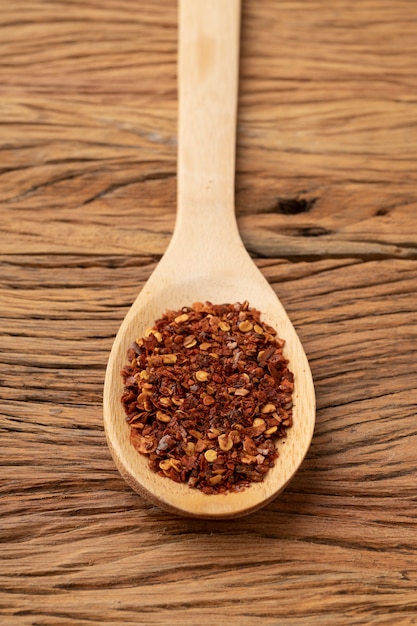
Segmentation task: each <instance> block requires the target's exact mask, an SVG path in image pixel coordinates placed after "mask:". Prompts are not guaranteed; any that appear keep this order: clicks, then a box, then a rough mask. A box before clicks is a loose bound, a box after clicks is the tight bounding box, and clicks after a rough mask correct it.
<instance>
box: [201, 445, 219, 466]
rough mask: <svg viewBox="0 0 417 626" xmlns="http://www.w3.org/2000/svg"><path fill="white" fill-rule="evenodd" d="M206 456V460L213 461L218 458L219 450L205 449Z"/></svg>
mask: <svg viewBox="0 0 417 626" xmlns="http://www.w3.org/2000/svg"><path fill="white" fill-rule="evenodd" d="M204 456H205V459H206V461H208V462H209V463H213V461H215V460H216V459H217V452H216V450H213V449H212V448H210V449H209V450H206V451H205V453H204Z"/></svg>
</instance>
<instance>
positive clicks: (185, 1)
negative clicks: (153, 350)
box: [104, 0, 315, 518]
mask: <svg viewBox="0 0 417 626" xmlns="http://www.w3.org/2000/svg"><path fill="white" fill-rule="evenodd" d="M179 4H180V8H179V101H180V105H179V147H178V214H177V221H176V225H175V230H174V234H173V237H172V240H171V242H170V245H169V247H168V249H167V251H166V253H165V254H164V256H163V257H162V259H161V261H160V263H159V264H158V266H157V267H156V269H155V271H154V272H153V274H152V276H151V277H150V278H149V280H148V281H147V283H146V284H145V286H144V287H143V289H142V291H141V292H140V294H139V296H138V297H137V299H136V301H135V302H134V304H133V306H132V307H131V309H130V311H129V312H128V314H127V316H126V318H125V320H124V321H123V323H122V325H121V327H120V330H119V332H118V334H117V337H116V339H115V342H114V345H113V349H112V351H111V354H110V358H109V362H108V367H107V372H106V379H105V387H104V425H105V431H106V435H107V440H108V444H109V447H110V450H111V453H112V455H113V458H114V461H115V463H116V465H117V467H118V469H119V471H120V473H121V474H122V476H123V477H124V478H125V479H126V481H127V482H128V483H129V485H131V487H132V488H133V489H135V490H136V491H137V492H138V493H140V494H141V495H143V496H144V497H146V498H147V499H148V500H150V501H152V502H153V503H155V504H157V505H159V506H160V507H162V508H164V509H166V510H168V511H171V512H175V513H178V514H181V515H186V516H191V517H202V518H227V517H238V516H241V515H245V514H247V513H249V512H251V511H253V510H255V509H257V508H259V507H260V506H263V505H264V504H266V503H267V502H269V501H270V500H272V499H273V498H274V497H275V496H276V495H277V494H278V493H279V492H280V491H281V490H282V489H283V488H284V487H285V486H286V485H287V484H288V482H289V481H290V479H291V478H292V476H293V475H294V473H295V472H296V471H297V469H298V468H299V466H300V464H301V462H302V460H303V458H304V456H305V454H306V452H307V450H308V448H309V445H310V442H311V438H312V435H313V429H314V421H315V396H314V387H313V381H312V376H311V372H310V368H309V365H308V362H307V358H306V355H305V353H304V350H303V347H302V345H301V343H300V340H299V338H298V336H297V334H296V332H295V330H294V328H293V326H292V324H291V322H290V320H289V319H288V316H287V314H286V312H285V310H284V308H283V307H282V305H281V303H280V302H279V300H278V299H277V297H276V295H275V293H274V291H273V290H272V288H271V287H270V286H269V284H268V283H267V281H266V280H265V278H264V277H263V276H262V274H261V273H260V272H259V270H258V269H257V268H256V266H255V265H254V263H253V261H252V260H251V258H250V256H249V255H248V253H247V252H246V250H245V248H244V246H243V243H242V241H241V239H240V236H239V233H238V229H237V224H236V219H235V211H234V172H235V132H236V108H237V91H238V89H237V86H238V63H239V22H240V0H227V1H225V0H180V3H179ZM206 300H209V301H211V302H213V303H223V302H230V303H233V302H237V301H240V302H243V301H244V300H248V301H249V303H250V305H251V306H254V307H256V308H257V309H259V310H260V311H261V312H262V319H263V320H264V321H266V322H267V323H268V324H270V325H271V326H273V327H274V328H275V329H276V330H277V331H278V334H279V336H280V337H282V338H283V339H285V341H286V344H285V350H284V353H285V355H286V357H287V358H288V359H289V361H290V368H291V370H292V371H293V373H294V376H295V390H294V410H293V421H294V424H293V426H292V427H291V428H290V429H289V430H288V436H287V438H286V439H285V440H284V441H282V442H281V443H280V444H279V458H278V460H277V462H276V464H275V466H274V468H272V469H271V470H270V471H269V472H268V473H267V475H266V478H265V479H264V482H262V483H254V484H252V485H251V486H250V487H249V488H247V489H245V490H244V491H242V492H237V493H227V494H215V495H206V494H204V493H202V492H201V491H199V490H198V489H192V488H190V487H189V486H188V485H184V484H178V483H175V482H174V481H172V480H171V479H169V478H165V477H161V476H159V475H158V474H155V473H154V472H152V471H151V470H150V469H149V467H148V460H147V458H146V457H145V456H143V455H141V454H139V453H138V452H137V451H136V450H135V449H134V448H133V446H132V445H131V443H130V441H129V432H130V427H129V425H128V424H127V423H126V420H125V415H124V411H123V407H122V404H121V395H122V391H123V384H122V378H121V374H120V372H121V369H122V367H123V365H125V364H126V352H127V348H128V346H129V345H130V344H131V343H132V341H134V340H135V339H136V338H137V337H140V336H142V335H143V333H144V331H145V329H146V328H148V327H150V326H152V325H153V323H154V321H155V320H156V319H157V318H159V317H160V316H161V315H162V314H163V313H164V312H165V311H166V310H167V309H180V308H181V307H183V306H186V305H190V304H191V303H193V302H196V301H203V302H204V301H206Z"/></svg>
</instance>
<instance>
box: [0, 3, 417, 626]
mask: <svg viewBox="0 0 417 626" xmlns="http://www.w3.org/2000/svg"><path fill="white" fill-rule="evenodd" d="M3 5H4V6H2V11H1V12H0V28H1V33H2V36H1V38H0V74H1V84H2V90H1V97H0V215H1V218H2V219H1V221H0V316H1V322H0V380H1V385H0V428H1V434H2V437H1V441H2V451H1V455H0V464H1V482H0V494H1V500H0V512H1V516H2V524H1V528H0V541H1V542H2V549H1V551H0V615H1V618H0V619H1V620H3V622H2V623H4V624H7V625H8V624H11V625H14V624H18V625H20V624H22V625H31V626H33V625H35V624H36V625H39V626H40V625H42V626H55V625H58V626H60V625H65V626H69V625H75V624H76V625H77V626H78V625H80V624H89V625H95V624H97V625H98V624H100V625H101V624H106V625H111V624H114V625H119V624H121V623H123V624H125V623H126V624H146V625H149V624H172V623H180V624H185V625H186V626H194V625H195V624H196V623H201V624H204V625H206V624H207V625H210V624H222V623H225V622H226V621H228V622H230V623H232V624H233V623H236V624H237V623H239V624H243V625H245V626H246V625H248V626H252V625H253V624H266V625H269V624H270V625H271V626H275V625H276V624H278V623H279V624H281V623H282V624H286V625H287V624H288V625H289V626H293V625H294V626H300V625H302V624H309V625H310V624H312V625H315V624H317V626H323V625H329V626H334V625H336V626H338V625H349V626H350V625H364V624H371V623H372V624H377V625H384V626H391V625H392V624H396V625H400V626H401V625H407V626H408V625H410V624H413V623H415V622H416V614H417V604H416V597H417V568H416V552H417V545H416V514H417V510H416V497H415V474H416V455H415V447H416V437H417V432H416V427H415V411H416V405H417V395H416V389H415V388H416V385H415V380H416V359H415V345H416V314H415V311H416V309H417V297H416V292H417V288H416V287H417V266H416V262H415V259H416V250H417V235H416V233H417V228H416V226H417V219H416V215H417V212H416V204H417V195H416V184H415V182H416V156H417V155H416V145H417V141H416V140H417V134H416V124H415V100H416V95H415V94H416V79H415V53H416V51H417V50H416V48H417V40H416V37H415V24H416V21H417V4H416V3H415V2H413V1H412V0H398V1H396V2H395V3H393V2H390V1H388V0H364V1H363V2H361V3H356V4H355V6H354V7H352V5H351V4H348V3H345V2H344V1H343V0H335V1H330V0H303V2H300V1H297V0H289V1H288V2H284V3H279V4H277V3H276V2H274V1H273V0H263V1H262V2H261V3H259V2H254V1H251V0H247V1H246V0H245V2H244V3H243V20H242V61H241V85H240V100H239V125H238V132H237V177H236V205H237V214H238V219H239V227H240V230H241V233H242V237H243V240H244V242H245V244H246V246H247V247H248V249H249V250H250V252H251V253H252V254H253V256H254V257H256V263H257V265H258V267H259V268H260V269H261V271H262V272H263V273H264V275H265V276H266V277H267V279H268V280H269V282H270V283H271V284H272V286H273V288H274V289H275V290H276V292H277V294H278V295H279V297H280V298H281V300H282V302H283V304H284V305H285V307H286V308H287V310H288V312H289V314H290V316H291V318H292V320H293V322H294V325H295V326H296V328H297V330H298V332H299V334H300V337H301V338H302V341H303V343H304V345H305V349H306V352H307V354H308V357H309V359H310V362H311V365H312V370H313V374H314V378H315V385H316V391H317V401H318V413H317V427H316V432H315V436H314V439H313V444H312V447H311V449H310V452H309V454H308V456H307V458H306V460H305V462H304V464H303V466H302V468H301V471H300V472H299V473H298V474H297V476H296V477H295V479H294V481H293V482H292V483H291V484H290V485H289V487H288V488H287V489H286V490H285V491H284V493H283V494H282V495H281V496H280V497H279V498H278V499H277V500H275V501H274V502H272V503H271V504H270V505H269V506H268V507H266V508H265V509H263V510H262V511H259V512H257V513H255V514H254V515H251V516H249V517H248V518H244V519H241V520H236V521H234V522H233V523H232V524H231V523H230V522H216V523H215V522H203V521H198V520H181V519H178V518H175V517H174V516H172V515H168V514H165V513H162V512H161V511H160V510H158V509H157V508H155V507H152V506H151V505H149V504H148V503H147V502H145V501H143V500H142V499H141V498H140V497H139V496H137V495H136V494H135V493H133V492H132V491H131V490H130V488H129V487H128V486H127V485H126V484H125V483H124V482H123V481H122V479H121V478H120V476H119V474H118V473H117V471H116V469H115V467H114V464H113V461H112V459H111V457H110V454H109V451H108V448H107V446H106V443H105V439H104V433H103V427H102V410H101V395H102V385H103V377H104V370H105V365H106V361H107V357H108V353H109V350H110V346H111V343H112V339H113V337H114V335H115V333H116V331H117V329H118V327H119V324H120V322H121V320H122V319H123V317H124V315H125V313H126V311H127V310H128V308H129V306H130V304H131V302H132V300H133V299H134V297H135V296H136V294H137V292H138V290H139V289H140V288H141V287H142V286H143V284H144V282H145V281H146V279H147V278H148V276H149V275H150V273H151V272H152V270H153V268H154V267H155V263H156V262H157V260H158V258H159V256H160V255H161V254H162V253H163V251H164V250H165V248H166V246H167V244H168V241H169V239H170V236H171V233H172V229H173V227H174V220H175V195H176V192H175V189H176V176H175V170H176V96H177V94H176V56H175V55H176V37H177V23H176V3H175V2H174V1H173V0H161V1H160V2H158V3H155V2H152V1H151V0H142V1H141V2H140V6H138V3H135V2H133V0H117V1H116V0H102V1H101V2H100V3H94V2H91V1H88V2H83V3H78V2H73V1H72V0H58V1H54V2H52V1H51V0H42V2H40V1H38V0H33V1H29V0H21V1H20V2H19V3H15V4H13V3H3Z"/></svg>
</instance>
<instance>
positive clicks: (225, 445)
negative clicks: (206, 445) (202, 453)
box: [217, 434, 233, 452]
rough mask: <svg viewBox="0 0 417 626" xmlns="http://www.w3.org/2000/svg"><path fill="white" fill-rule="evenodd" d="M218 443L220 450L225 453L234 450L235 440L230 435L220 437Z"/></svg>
mask: <svg viewBox="0 0 417 626" xmlns="http://www.w3.org/2000/svg"><path fill="white" fill-rule="evenodd" d="M217 441H218V442H219V448H220V450H223V451H224V452H228V451H229V450H231V449H232V448H233V439H232V437H231V436H230V434H228V435H226V434H223V435H219V437H218V438H217Z"/></svg>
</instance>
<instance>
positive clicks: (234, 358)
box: [121, 301, 294, 494]
mask: <svg viewBox="0 0 417 626" xmlns="http://www.w3.org/2000/svg"><path fill="white" fill-rule="evenodd" d="M283 345H284V341H283V340H282V339H280V338H279V337H277V334H276V331H275V330H274V329H273V328H271V327H270V326H268V324H266V323H264V322H262V321H261V314H260V312H259V311H258V310H256V309H254V308H251V307H250V306H249V303H248V302H247V301H245V302H244V303H243V304H241V303H236V304H212V303H211V302H206V303H205V304H203V303H202V302H196V303H194V304H193V305H192V306H191V307H183V308H182V309H180V310H179V311H167V312H166V313H165V314H164V315H163V316H162V317H161V318H160V319H158V320H157V321H156V322H155V324H154V326H153V327H152V328H149V329H148V330H147V331H146V332H145V336H144V337H141V338H139V339H137V340H136V342H134V343H133V344H132V345H131V346H130V347H129V349H128V351H127V359H128V361H129V364H128V365H126V366H125V367H124V368H123V370H122V377H123V381H124V391H123V395H122V398H121V400H122V404H123V407H124V410H125V413H126V419H127V421H128V423H129V424H130V426H131V435H130V440H131V443H132V445H133V446H134V447H135V449H136V450H137V451H138V452H139V453H141V454H144V455H146V456H147V457H148V459H149V466H150V467H151V469H152V470H153V471H154V472H157V473H158V474H160V475H162V476H167V477H169V478H171V479H172V480H175V481H176V482H182V483H187V484H188V485H189V486H190V487H194V488H197V489H200V490H201V491H203V492H204V493H207V494H214V493H225V492H227V491H238V490H239V491H240V490H242V489H243V488H245V487H248V486H249V485H250V483H252V482H260V481H262V480H263V478H264V476H265V474H266V473H267V472H268V470H269V468H270V467H273V465H274V462H275V460H276V459H277V457H278V451H277V448H276V445H275V440H276V439H278V438H281V437H285V436H286V430H287V428H288V427H290V426H291V425H292V394H293V390H294V377H293V374H292V372H291V371H290V370H289V369H288V361H287V360H286V359H285V357H284V356H283V353H282V348H283Z"/></svg>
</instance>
